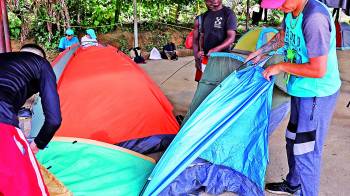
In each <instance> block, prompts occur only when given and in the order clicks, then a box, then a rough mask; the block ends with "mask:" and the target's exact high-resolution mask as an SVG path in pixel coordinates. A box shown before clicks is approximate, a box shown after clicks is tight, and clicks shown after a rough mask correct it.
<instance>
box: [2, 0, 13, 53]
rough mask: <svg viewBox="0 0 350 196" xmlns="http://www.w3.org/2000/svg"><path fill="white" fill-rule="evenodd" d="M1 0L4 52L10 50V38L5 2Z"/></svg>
mask: <svg viewBox="0 0 350 196" xmlns="http://www.w3.org/2000/svg"><path fill="white" fill-rule="evenodd" d="M0 1H1V12H2V21H3V29H4V39H5V49H6V52H11V39H10V29H9V21H8V16H7V9H6V2H5V0H0Z"/></svg>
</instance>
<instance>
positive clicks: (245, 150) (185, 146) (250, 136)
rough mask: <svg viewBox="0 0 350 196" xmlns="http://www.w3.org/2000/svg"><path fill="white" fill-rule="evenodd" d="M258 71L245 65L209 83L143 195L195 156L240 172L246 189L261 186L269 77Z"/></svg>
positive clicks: (165, 182)
mask: <svg viewBox="0 0 350 196" xmlns="http://www.w3.org/2000/svg"><path fill="white" fill-rule="evenodd" d="M263 63H265V62H263ZM262 71H263V69H262V68H261V67H259V66H255V67H248V68H246V69H243V70H241V71H238V72H236V73H233V74H231V75H230V76H229V77H228V78H226V79H225V80H224V81H223V82H222V83H221V84H220V85H219V86H218V87H217V88H215V89H214V91H213V92H212V93H211V94H210V95H209V96H208V97H207V98H206V99H205V100H204V102H203V103H202V104H201V105H200V106H199V107H198V109H197V110H196V111H195V112H194V113H193V115H192V116H191V118H190V119H189V120H188V121H187V122H186V123H185V125H184V126H183V127H182V128H181V130H180V132H179V133H178V134H177V136H176V137H175V139H174V140H173V142H172V143H171V144H170V146H169V147H168V149H167V150H166V152H165V153H164V154H163V156H162V158H161V160H160V161H159V162H158V164H157V166H156V167H155V168H154V170H153V172H152V174H151V176H150V177H149V180H148V185H147V186H146V189H145V191H144V193H143V195H158V194H159V193H161V191H163V190H164V189H165V188H166V187H167V186H168V185H169V184H170V183H171V182H172V181H173V180H174V179H175V178H176V177H178V176H179V175H180V174H181V172H183V171H184V170H185V169H186V167H187V166H189V165H190V164H191V163H192V162H193V161H194V160H195V159H196V158H198V157H200V158H203V159H205V160H207V161H209V162H211V163H214V164H216V165H221V166H226V167H229V168H231V169H233V170H235V171H236V172H239V173H240V174H242V175H243V176H245V177H246V180H248V181H249V182H251V183H246V184H244V186H247V188H248V189H249V190H260V191H262V190H263V183H264V176H265V171H266V165H267V161H268V148H267V143H268V119H269V115H270V109H271V101H272V90H273V82H268V81H266V80H265V79H264V78H263V77H262V74H261V72H262ZM213 113H215V115H212V114H213ZM249 184H253V185H254V186H253V187H248V185H249ZM237 186H240V185H239V184H238V185H237ZM238 193H239V192H238ZM174 194H176V193H174ZM249 194H250V193H248V194H247V195H249ZM250 195H254V194H253V193H252V194H250Z"/></svg>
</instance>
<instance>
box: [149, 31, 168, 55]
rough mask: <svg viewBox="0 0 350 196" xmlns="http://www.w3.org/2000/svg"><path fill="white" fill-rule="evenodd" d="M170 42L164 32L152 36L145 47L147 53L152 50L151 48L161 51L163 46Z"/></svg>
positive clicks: (166, 33)
mask: <svg viewBox="0 0 350 196" xmlns="http://www.w3.org/2000/svg"><path fill="white" fill-rule="evenodd" d="M169 42H170V33H168V32H164V33H160V34H153V36H152V37H151V43H150V44H148V45H147V46H145V49H146V50H147V51H150V50H152V48H158V49H162V48H163V46H164V45H166V44H167V43H169Z"/></svg>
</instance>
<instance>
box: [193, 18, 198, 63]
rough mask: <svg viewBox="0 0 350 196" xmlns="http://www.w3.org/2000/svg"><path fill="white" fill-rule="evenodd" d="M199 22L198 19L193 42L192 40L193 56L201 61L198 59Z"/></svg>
mask: <svg viewBox="0 0 350 196" xmlns="http://www.w3.org/2000/svg"><path fill="white" fill-rule="evenodd" d="M198 34H199V21H198V18H196V19H195V20H194V28H193V40H192V48H193V55H194V58H195V59H196V60H197V59H200V57H198V56H197V55H198V51H199V50H200V48H199V36H198Z"/></svg>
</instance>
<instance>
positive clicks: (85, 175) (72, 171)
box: [37, 137, 155, 196]
mask: <svg viewBox="0 0 350 196" xmlns="http://www.w3.org/2000/svg"><path fill="white" fill-rule="evenodd" d="M37 159H38V161H39V162H40V163H41V164H42V165H43V166H44V167H46V168H47V169H48V170H49V171H50V172H51V173H52V174H54V175H55V176H56V178H57V179H58V180H60V181H61V182H62V183H63V184H64V185H65V186H66V187H67V188H68V189H69V190H70V191H71V192H72V193H73V195H103V196H108V195H111V196H112V195H113V196H114V195H123V196H124V195H138V194H139V193H140V192H141V189H142V188H143V186H144V183H145V182H146V179H147V177H148V176H149V175H150V172H151V171H152V170H153V167H154V165H155V161H154V160H153V159H151V158H149V157H147V156H144V155H141V154H139V153H136V152H133V151H130V150H127V149H124V148H121V147H117V146H114V145H110V144H107V143H103V142H97V141H94V140H88V139H80V138H67V137H57V138H54V140H53V141H52V142H50V143H49V145H48V146H47V148H46V149H45V150H42V151H40V152H39V153H38V154H37Z"/></svg>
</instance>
